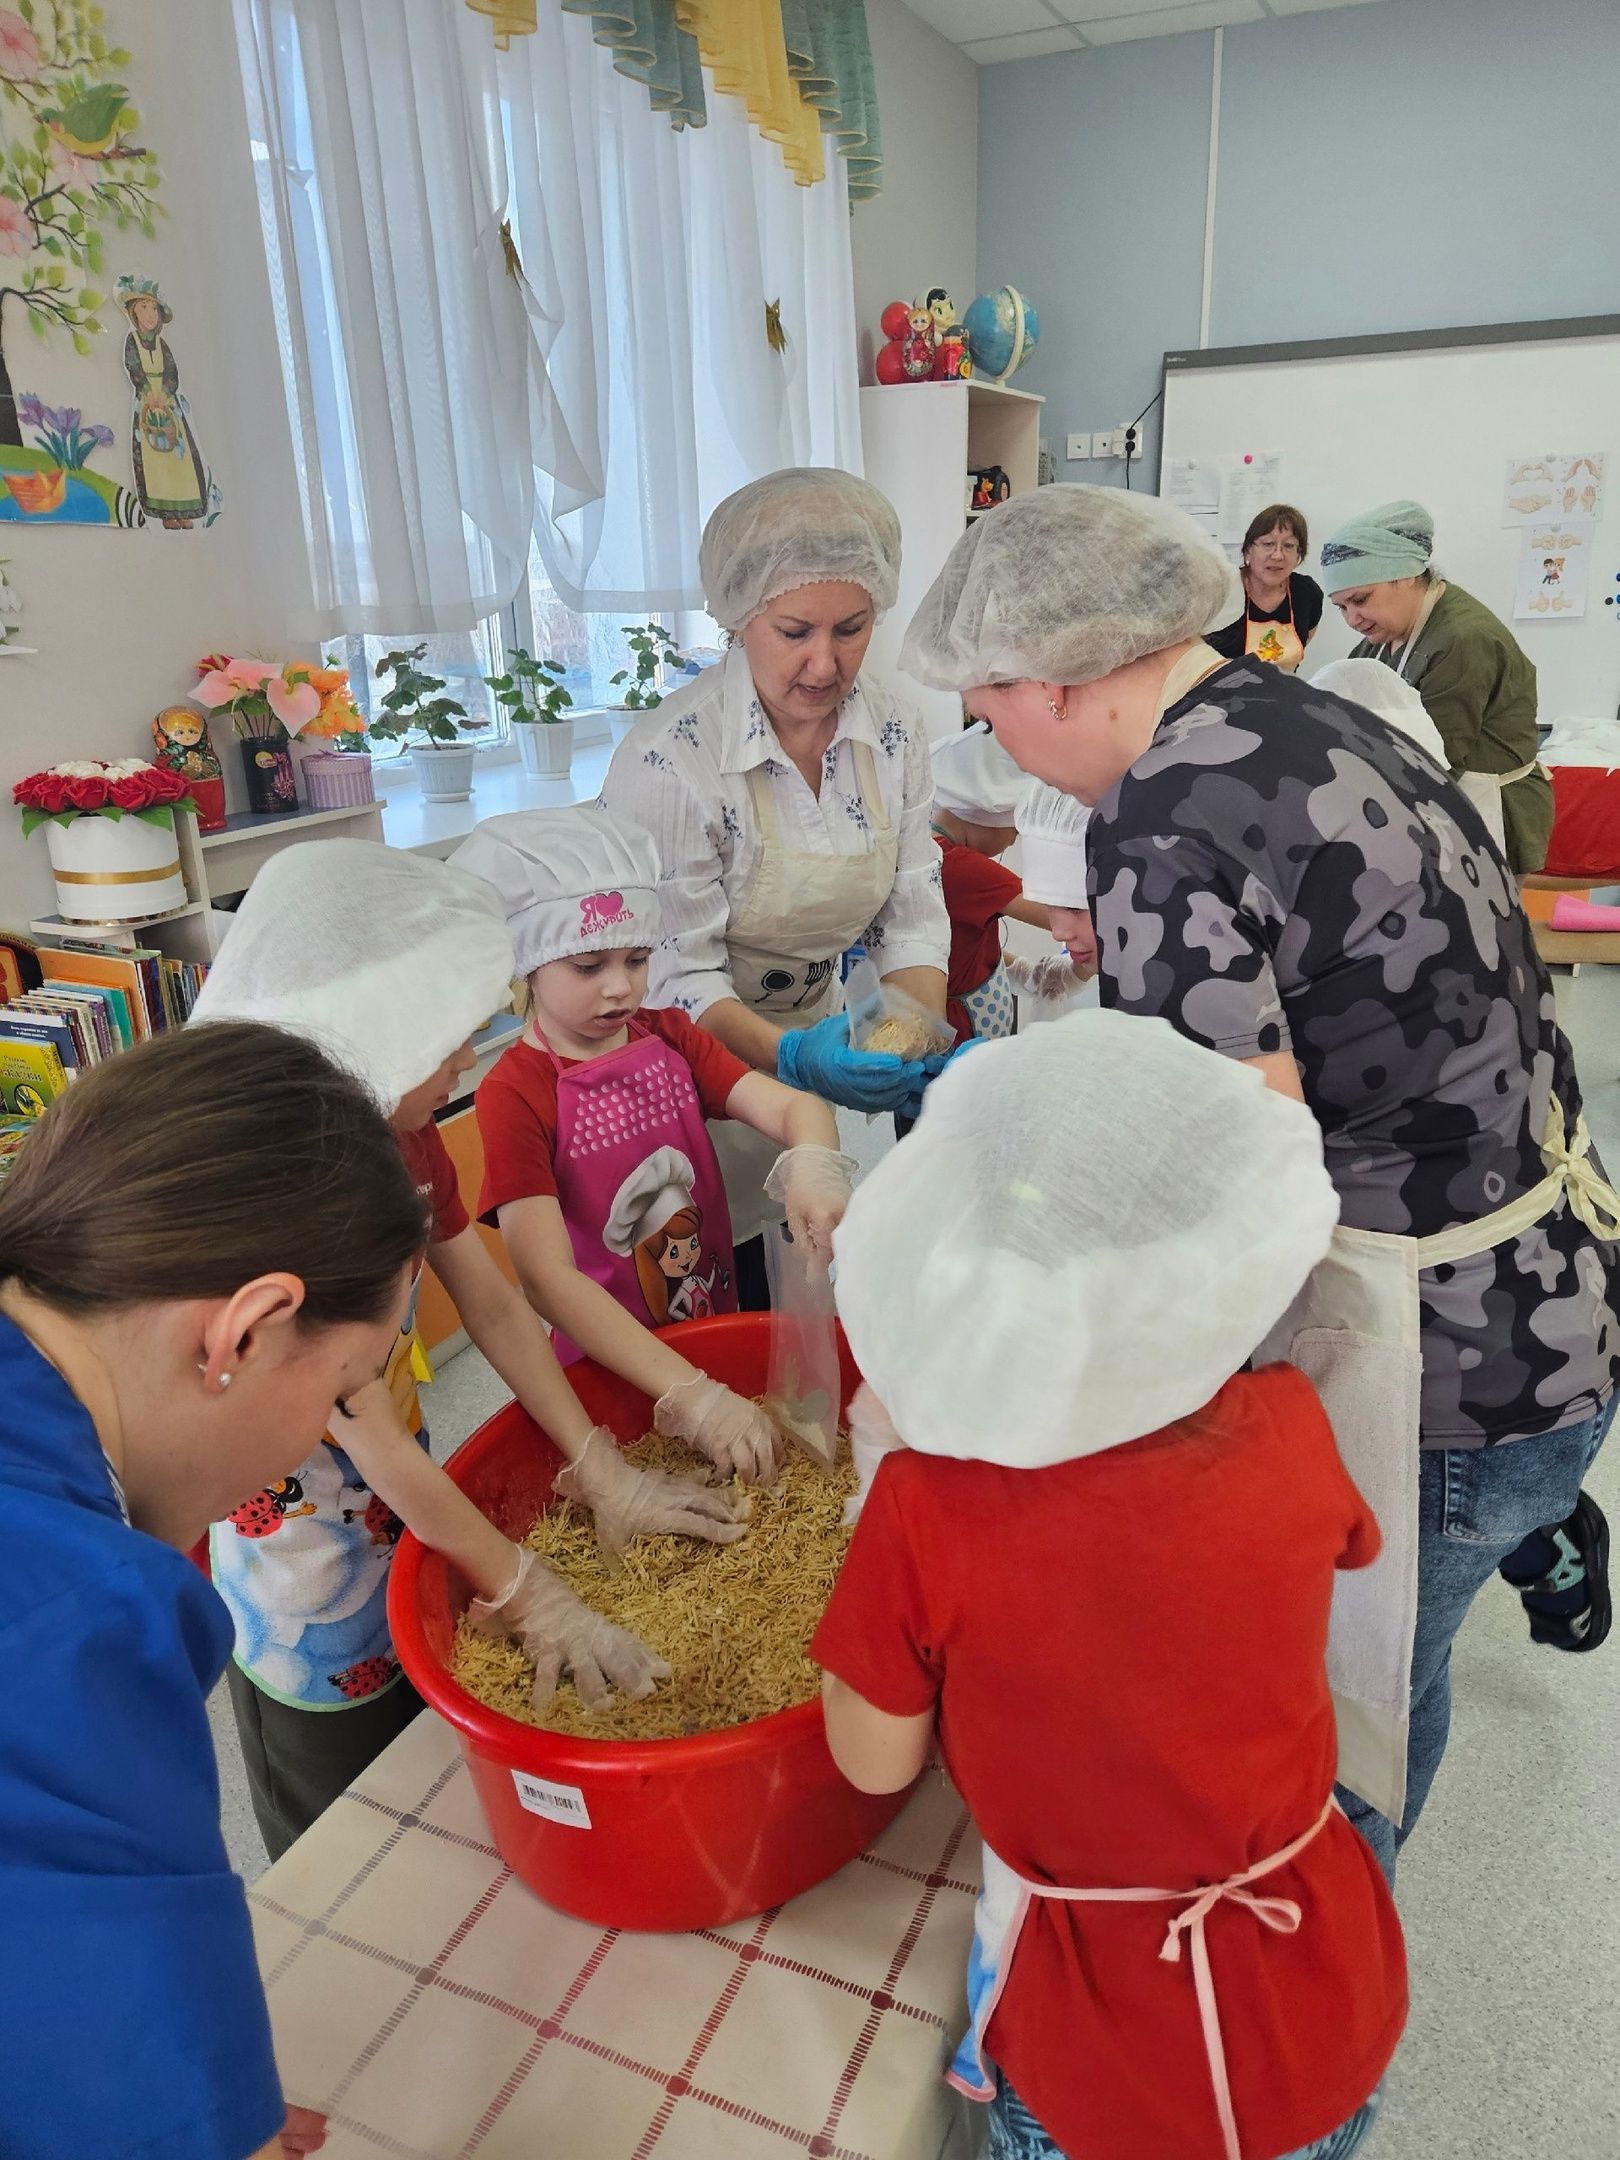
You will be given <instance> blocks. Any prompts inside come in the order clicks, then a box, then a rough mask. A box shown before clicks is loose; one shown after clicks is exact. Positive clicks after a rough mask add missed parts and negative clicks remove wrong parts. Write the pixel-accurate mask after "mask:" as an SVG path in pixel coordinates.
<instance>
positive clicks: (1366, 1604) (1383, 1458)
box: [1255, 1097, 1620, 1823]
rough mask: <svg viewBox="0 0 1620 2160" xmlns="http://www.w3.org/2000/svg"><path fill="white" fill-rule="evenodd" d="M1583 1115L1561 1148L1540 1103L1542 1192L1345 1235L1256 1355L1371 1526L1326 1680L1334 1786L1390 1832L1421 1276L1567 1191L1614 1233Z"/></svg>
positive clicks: (1399, 1775) (1617, 1219)
mask: <svg viewBox="0 0 1620 2160" xmlns="http://www.w3.org/2000/svg"><path fill="white" fill-rule="evenodd" d="M1590 1146H1591V1142H1590V1139H1589V1137H1588V1134H1587V1130H1586V1120H1585V1119H1584V1118H1578V1119H1577V1120H1576V1124H1575V1130H1574V1133H1573V1135H1571V1136H1570V1137H1569V1138H1568V1139H1567V1140H1566V1138H1565V1132H1564V1113H1563V1109H1562V1107H1561V1105H1560V1104H1559V1102H1558V1100H1557V1098H1556V1097H1554V1098H1553V1099H1552V1100H1551V1101H1549V1103H1548V1105H1547V1120H1546V1126H1545V1129H1544V1132H1543V1136H1542V1143H1541V1147H1542V1159H1543V1161H1544V1162H1545V1163H1546V1165H1547V1175H1546V1176H1545V1177H1544V1178H1543V1179H1542V1181H1541V1183H1540V1184H1539V1185H1536V1186H1533V1187H1532V1188H1531V1190H1530V1191H1529V1192H1527V1193H1525V1194H1524V1195H1523V1197H1522V1198H1521V1199H1518V1200H1515V1201H1512V1202H1510V1203H1509V1205H1508V1206H1506V1207H1502V1208H1497V1209H1495V1210H1494V1211H1493V1212H1492V1213H1491V1214H1489V1215H1482V1216H1480V1217H1478V1218H1477V1219H1476V1220H1475V1221H1473V1222H1466V1223H1459V1224H1457V1225H1456V1226H1455V1227H1454V1228H1453V1229H1450V1230H1442V1231H1440V1232H1438V1233H1437V1234H1436V1235H1435V1236H1433V1237H1425V1238H1412V1237H1395V1236H1391V1235H1388V1234H1386V1233H1384V1232H1381V1231H1374V1230H1350V1229H1346V1228H1344V1227H1342V1226H1341V1227H1340V1228H1339V1229H1337V1230H1335V1231H1334V1233H1333V1244H1332V1247H1331V1249H1330V1250H1329V1252H1328V1255H1327V1257H1326V1259H1325V1260H1323V1261H1322V1263H1321V1265H1320V1266H1319V1267H1318V1268H1317V1269H1316V1270H1315V1272H1314V1273H1313V1274H1312V1276H1311V1278H1310V1280H1309V1282H1307V1283H1306V1285H1305V1288H1304V1289H1303V1290H1302V1291H1301V1292H1300V1295H1299V1296H1298V1298H1296V1299H1295V1301H1294V1304H1293V1305H1292V1307H1291V1308H1290V1309H1289V1311H1288V1312H1287V1313H1285V1314H1284V1316H1283V1318H1282V1320H1281V1321H1279V1323H1278V1324H1277V1326H1276V1327H1275V1328H1274V1329H1273V1330H1272V1332H1271V1334H1270V1335H1269V1336H1267V1338H1266V1340H1265V1342H1263V1343H1262V1344H1261V1346H1260V1348H1259V1349H1258V1350H1257V1351H1256V1352H1255V1363H1256V1364H1257V1365H1262V1364H1267V1363H1269V1362H1271V1361H1272V1360H1274V1359H1278V1358H1281V1359H1285V1360H1286V1361H1287V1362H1288V1363H1289V1364H1292V1365H1296V1366H1298V1368H1299V1370H1300V1371H1301V1372H1302V1373H1304V1375H1305V1377H1306V1378H1307V1379H1308V1380H1310V1381H1311V1382H1312V1384H1313V1385H1314V1386H1315V1388H1316V1391H1317V1393H1318V1394H1319V1395H1320V1396H1321V1398H1322V1402H1323V1405H1324V1407H1325V1408H1326V1410H1327V1414H1328V1420H1329V1422H1330V1423H1331V1425H1332V1427H1333V1434H1334V1438H1335V1439H1336V1440H1337V1442H1338V1446H1339V1454H1340V1456H1341V1458H1342V1459H1343V1462H1344V1466H1345V1468H1346V1470H1347V1471H1348V1472H1349V1473H1350V1476H1351V1478H1352V1480H1353V1481H1354V1483H1355V1485H1356V1486H1357V1488H1358V1490H1359V1491H1360V1493H1361V1496H1362V1498H1363V1499H1364V1500H1365V1501H1366V1503H1367V1505H1368V1506H1369V1507H1370V1508H1371V1509H1372V1511H1373V1513H1374V1515H1376V1516H1377V1518H1378V1527H1379V1530H1380V1532H1381V1533H1382V1537H1383V1547H1382V1550H1381V1552H1380V1553H1379V1556H1378V1558H1377V1560H1376V1561H1374V1563H1373V1565H1372V1566H1371V1567H1369V1568H1358V1569H1354V1570H1348V1571H1345V1572H1343V1573H1341V1574H1340V1575H1339V1576H1338V1577H1337V1579H1336V1581H1335V1584H1334V1591H1333V1618H1332V1624H1331V1626H1330V1629H1329V1633H1328V1679H1329V1681H1330V1682H1331V1684H1332V1688H1333V1701H1334V1709H1335V1711H1336V1713H1337V1716H1338V1727H1339V1780H1340V1782H1341V1783H1342V1784H1344V1785H1347V1786H1348V1787H1349V1788H1350V1790H1351V1791H1352V1792H1354V1793H1359V1794H1360V1796H1361V1798H1362V1799H1363V1800H1365V1801H1366V1802H1367V1803H1368V1804H1369V1806H1372V1807H1375V1808H1376V1809H1377V1810H1378V1812H1379V1813H1380V1814H1381V1815H1385V1816H1387V1817H1388V1818H1389V1820H1390V1821H1391V1822H1393V1823H1399V1822H1400V1820H1401V1817H1402V1815H1403V1813H1404V1811H1405V1807H1406V1743H1407V1717H1408V1708H1409V1699H1410V1691H1411V1676H1412V1641H1413V1635H1414V1633H1415V1630H1416V1627H1417V1600H1418V1444H1419V1439H1418V1436H1419V1424H1420V1418H1421V1411H1422V1390H1423V1357H1422V1344H1421V1340H1420V1334H1419V1309H1418V1276H1419V1274H1420V1273H1421V1272H1422V1271H1423V1270H1424V1269H1425V1268H1434V1267H1444V1266H1446V1265H1448V1264H1450V1263H1452V1262H1455V1261H1458V1260H1467V1259H1472V1258H1473V1257H1474V1256H1475V1255H1477V1254H1480V1253H1485V1252H1490V1251H1491V1250H1492V1249H1493V1248H1494V1247H1496V1246H1498V1245H1504V1244H1506V1243H1507V1241H1508V1239H1509V1238H1514V1237H1518V1236H1520V1235H1521V1234H1522V1233H1523V1232H1524V1231H1526V1230H1528V1229H1529V1228H1530V1227H1531V1226H1532V1225H1533V1224H1535V1223H1538V1222H1540V1221H1541V1220H1542V1218H1543V1217H1544V1216H1547V1215H1550V1214H1551V1213H1552V1211H1553V1210H1554V1208H1556V1207H1557V1205H1558V1203H1559V1201H1560V1200H1561V1199H1563V1198H1564V1197H1565V1196H1566V1194H1567V1196H1568V1199H1569V1204H1570V1206H1571V1207H1572V1208H1573V1209H1574V1211H1575V1213H1576V1214H1577V1215H1578V1216H1579V1218H1580V1220H1581V1221H1582V1222H1583V1223H1584V1224H1585V1226H1586V1228H1587V1229H1588V1230H1590V1231H1591V1232H1592V1234H1593V1236H1594V1237H1598V1238H1602V1239H1605V1240H1611V1239H1613V1238H1615V1237H1617V1236H1620V1193H1616V1192H1615V1190H1614V1188H1613V1187H1612V1186H1611V1185H1609V1184H1608V1183H1607V1181H1606V1180H1605V1179H1604V1178H1602V1177H1601V1176H1600V1175H1599V1174H1598V1172H1597V1170H1596V1169H1595V1168H1594V1167H1593V1166H1592V1164H1591V1163H1590V1162H1589V1161H1588V1160H1587V1156H1588V1151H1589V1149H1590Z"/></svg>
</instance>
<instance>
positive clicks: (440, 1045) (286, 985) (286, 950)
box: [191, 840, 512, 1113]
mask: <svg viewBox="0 0 1620 2160" xmlns="http://www.w3.org/2000/svg"><path fill="white" fill-rule="evenodd" d="M511 985H512V934H511V932H510V931H509V930H508V929H507V927H506V924H505V923H504V922H503V921H502V919H501V911H500V907H499V905H498V903H497V902H496V900H495V898H494V896H493V895H492V894H491V892H490V890H489V888H488V886H486V885H483V884H480V882H479V881H478V879H477V878H471V877H467V876H466V875H464V873H463V872H461V871H459V870H454V869H452V868H451V867H450V866H449V864H448V863H442V862H435V861H434V859H433V858H432V857H431V856H423V855H412V854H408V853H407V852H406V851H405V850H404V849H401V848H391V847H385V846H383V844H382V843H381V842H380V841H376V840H301V841H299V842H297V844H296V845H294V846H292V847H288V848H283V849H282V850H281V852H280V853H279V854H276V855H272V856H271V858H270V860H269V861H268V862H267V863H266V864H265V865H264V868H263V869H262V870H261V871H260V872H259V874H258V876H257V877H255V879H254V880H253V883H252V884H251V885H250V886H249V887H248V889H247V896H246V898H245V899H244V900H243V902H242V905H241V906H240V907H239V908H238V909H237V911H236V914H235V915H234V916H233V917H232V919H231V926H230V928H229V929H228V930H227V931H226V933H225V941H224V943H223V944H222V945H221V946H220V949H219V951H218V953H217V954H216V955H215V957H214V960H213V964H212V965H211V966H210V968H209V970H208V979H207V981H206V982H205V983H204V984H203V986H202V989H201V990H200V991H199V992H198V994H197V1002H196V1004H195V1006H194V1007H193V1009H192V1014H191V1022H192V1025H193V1026H196V1025H198V1024H199V1023H203V1022H207V1021H209V1020H262V1021H266V1022H268V1024H269V1025H270V1026H271V1027H279V1028H285V1029H287V1030H288V1032H289V1033H290V1034H294V1035H302V1036H304V1037H305V1038H306V1039H307V1040H309V1041H311V1042H315V1043H318V1044H319V1045H320V1047H321V1048H322V1049H323V1050H325V1051H326V1052H327V1053H328V1054H329V1055H330V1056H331V1057H333V1058H335V1059H336V1060H337V1061H338V1062H339V1063H340V1064H342V1065H345V1066H347V1067H348V1068H349V1069H350V1070H351V1071H353V1072H356V1073H358V1074H359V1076H360V1078H361V1079H362V1080H364V1081H365V1083H366V1085H367V1086H368V1087H369V1088H370V1089H371V1092H372V1093H373V1094H374V1095H375V1096H376V1097H377V1099H378V1101H379V1102H380V1103H381V1104H382V1106H383V1108H384V1110H386V1111H388V1112H390V1113H392V1112H393V1111H394V1110H395V1109H396V1108H397V1107H398V1104H399V1100H400V1097H401V1096H403V1095H408V1094H409V1093H410V1091H411V1089H412V1088H415V1087H420V1086H421V1084H422V1082H423V1081H424V1080H426V1079H427V1078H428V1077H429V1076H430V1075H431V1074H432V1073H434V1072H435V1071H437V1069H438V1068H439V1066H440V1065H442V1064H443V1063H444V1061H445V1059H446V1058H447V1057H448V1056H449V1055H450V1053H451V1051H452V1050H455V1049H457V1048H459V1046H460V1045H461V1044H462V1043H464V1042H465V1041H466V1040H467V1038H468V1037H469V1036H470V1035H473V1034H475V1033H476V1032H477V1030H478V1029H479V1028H481V1027H482V1026H483V1024H484V1022H485V1021H486V1020H487V1019H488V1018H489V1017H490V1015H491V1014H492V1013H495V1012H498V1011H499V1010H500V1009H501V1007H502V1006H504V1005H505V1004H506V1003H507V1001H508V997H509V994H510V991H511Z"/></svg>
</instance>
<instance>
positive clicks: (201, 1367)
mask: <svg viewBox="0 0 1620 2160" xmlns="http://www.w3.org/2000/svg"><path fill="white" fill-rule="evenodd" d="M197 1370H198V1371H199V1372H200V1373H202V1374H203V1375H204V1376H205V1377H206V1375H207V1372H208V1367H207V1365H206V1364H205V1363H204V1361H203V1360H202V1359H201V1358H199V1359H198V1360H197ZM219 1384H220V1386H221V1388H228V1387H229V1386H230V1384H231V1376H230V1374H229V1373H228V1372H222V1373H221V1374H220V1376H219Z"/></svg>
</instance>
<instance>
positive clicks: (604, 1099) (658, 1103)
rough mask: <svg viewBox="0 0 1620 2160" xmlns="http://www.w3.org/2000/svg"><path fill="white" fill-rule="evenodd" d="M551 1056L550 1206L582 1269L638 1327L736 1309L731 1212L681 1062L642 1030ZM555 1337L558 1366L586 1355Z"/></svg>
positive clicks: (694, 1093) (559, 1335)
mask: <svg viewBox="0 0 1620 2160" xmlns="http://www.w3.org/2000/svg"><path fill="white" fill-rule="evenodd" d="M533 1032H534V1035H535V1037H536V1041H537V1047H539V1048H541V1049H548V1047H549V1046H548V1045H547V1044H546V1043H545V1042H544V1040H543V1039H542V1038H540V1037H539V1031H538V1030H537V1029H536V1030H534V1031H533ZM552 1062H553V1063H554V1064H555V1065H556V1067H557V1145H556V1155H555V1164H554V1167H555V1174H556V1179H557V1204H558V1206H559V1207H560V1208H561V1209H562V1214H563V1221H564V1222H565V1223H566V1224H567V1225H568V1235H569V1238H570V1240H571V1242H572V1244H573V1248H574V1264H575V1266H576V1267H577V1268H578V1269H579V1271H580V1273H581V1274H582V1275H588V1276H589V1277H590V1279H591V1280H592V1282H599V1283H600V1284H601V1285H602V1287H603V1288H604V1289H605V1290H608V1291H610V1292H611V1293H612V1295H613V1296H614V1297H615V1298H617V1300H618V1301H619V1303H620V1304H621V1305H622V1306H623V1307H624V1309H625V1311H626V1312H628V1313H630V1314H631V1315H632V1316H633V1317H634V1318H635V1319H637V1320H639V1321H640V1322H641V1323H642V1325H643V1326H644V1327H663V1326H664V1325H666V1324H667V1323H668V1322H671V1321H675V1320H693V1319H698V1318H700V1317H702V1316H703V1315H704V1314H707V1313H715V1312H735V1311H736V1310H737V1285H736V1279H735V1278H736V1267H735V1262H734V1260H733V1258H732V1251H731V1217H730V1214H729V1212H728V1210H727V1207H726V1193H725V1187H724V1185H723V1184H722V1183H721V1179H720V1166H719V1164H718V1162H717V1161H716V1160H715V1153H714V1143H713V1142H712V1141H711V1140H710V1138H709V1134H708V1128H707V1126H706V1125H705V1123H704V1118H703V1106H702V1104H701V1103H700V1102H699V1100H698V1092H697V1088H696V1086H695V1085H694V1083H693V1080H692V1069H691V1067H690V1066H689V1065H688V1064H687V1062H686V1060H685V1059H684V1058H683V1057H680V1056H679V1055H677V1053H676V1052H675V1051H673V1050H672V1049H671V1048H670V1047H669V1045H668V1044H667V1043H665V1042H663V1041H661V1040H660V1038H659V1037H658V1036H656V1035H647V1036H642V1037H640V1038H636V1037H632V1039H631V1040H630V1041H629V1042H627V1043H626V1044H625V1046H624V1048H623V1049H622V1050H610V1051H608V1052H607V1054H606V1055H605V1056H603V1057H596V1058H586V1059H584V1060H582V1061H581V1062H580V1063H579V1064H577V1065H564V1064H562V1063H560V1062H559V1061H558V1060H557V1058H556V1056H555V1053H552ZM553 1341H554V1345H555V1348H556V1352H557V1356H558V1358H559V1360H560V1361H561V1362H562V1363H563V1364H564V1365H569V1364H572V1363H573V1362H574V1361H575V1359H577V1358H579V1357H581V1356H583V1354H584V1353H583V1352H582V1351H581V1350H580V1348H579V1346H578V1344H577V1343H573V1342H570V1341H569V1339H568V1337H567V1336H566V1335H564V1334H563V1333H562V1332H561V1330H560V1329H559V1330H558V1331H557V1333H556V1335H555V1336H554V1338H553Z"/></svg>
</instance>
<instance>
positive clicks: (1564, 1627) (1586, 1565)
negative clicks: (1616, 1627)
mask: <svg viewBox="0 0 1620 2160" xmlns="http://www.w3.org/2000/svg"><path fill="white" fill-rule="evenodd" d="M1542 1535H1543V1536H1544V1537H1548V1538H1550V1539H1551V1540H1552V1542H1553V1544H1554V1545H1555V1546H1556V1547H1557V1548H1558V1552H1559V1564H1558V1566H1557V1567H1556V1568H1554V1570H1553V1571H1552V1573H1551V1574H1549V1575H1543V1576H1542V1577H1541V1578H1540V1580H1539V1581H1537V1582H1532V1583H1515V1584H1514V1586H1513V1587H1514V1588H1515V1589H1516V1590H1517V1591H1518V1593H1519V1597H1520V1600H1521V1602H1522V1603H1523V1605H1524V1609H1525V1614H1526V1617H1527V1618H1528V1619H1529V1622H1530V1640H1531V1641H1532V1642H1538V1643H1547V1644H1549V1645H1550V1646H1551V1647H1552V1648H1553V1649H1554V1650H1595V1649H1597V1647H1598V1645H1599V1644H1600V1643H1602V1642H1603V1641H1604V1640H1605V1639H1606V1637H1607V1635H1608V1632H1609V1629H1610V1627H1611V1625H1612V1624H1613V1620H1614V1606H1613V1602H1612V1600H1611V1598H1610V1595H1609V1525H1608V1522H1607V1520H1606V1519H1605V1517H1604V1513H1603V1510H1602V1509H1601V1508H1600V1507H1599V1506H1598V1504H1597V1502H1596V1501H1595V1500H1594V1499H1593V1498H1592V1495H1591V1494H1590V1493H1589V1492H1583V1493H1582V1494H1581V1496H1580V1498H1579V1499H1578V1500H1577V1501H1576V1503H1575V1510H1574V1513H1573V1514H1572V1515H1570V1516H1569V1517H1568V1518H1567V1519H1566V1520H1565V1521H1564V1522H1561V1523H1554V1524H1551V1525H1549V1526H1548V1528H1547V1529H1546V1530H1544V1531H1543V1533H1542ZM1583 1575H1584V1578H1585V1586H1586V1603H1585V1604H1584V1605H1583V1606H1582V1607H1581V1609H1580V1611H1579V1612H1574V1613H1549V1612H1538V1611H1537V1609H1536V1607H1535V1606H1534V1605H1532V1604H1531V1602H1530V1600H1531V1599H1532V1598H1533V1597H1536V1596H1541V1597H1549V1596H1556V1595H1558V1594H1559V1593H1560V1592H1563V1591H1567V1590H1571V1589H1573V1588H1574V1586H1575V1584H1576V1583H1577V1582H1579V1581H1580V1580H1581V1579H1582V1576H1583Z"/></svg>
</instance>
